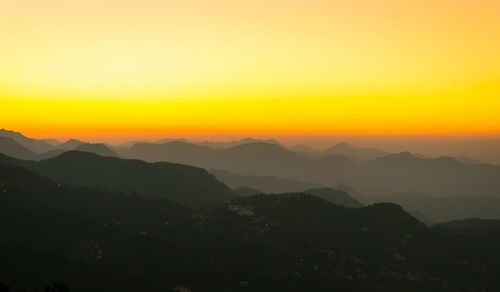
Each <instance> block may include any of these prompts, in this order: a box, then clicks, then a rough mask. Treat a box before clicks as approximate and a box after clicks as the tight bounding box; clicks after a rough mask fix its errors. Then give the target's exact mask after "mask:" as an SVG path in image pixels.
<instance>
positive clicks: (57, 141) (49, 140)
mask: <svg viewBox="0 0 500 292" xmlns="http://www.w3.org/2000/svg"><path fill="white" fill-rule="evenodd" d="M38 140H39V141H43V142H45V143H47V144H49V145H52V146H57V145H61V144H62V142H61V141H59V140H57V139H38Z"/></svg>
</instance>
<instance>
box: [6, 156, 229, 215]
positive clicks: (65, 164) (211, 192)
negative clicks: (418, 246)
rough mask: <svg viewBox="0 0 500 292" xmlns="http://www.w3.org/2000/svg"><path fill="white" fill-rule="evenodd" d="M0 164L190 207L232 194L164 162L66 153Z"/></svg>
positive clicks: (196, 172) (198, 172) (202, 174)
mask: <svg viewBox="0 0 500 292" xmlns="http://www.w3.org/2000/svg"><path fill="white" fill-rule="evenodd" d="M0 164H4V165H15V166H22V167H25V168H28V169H30V170H32V171H34V172H36V173H38V174H40V175H42V176H46V177H48V178H50V179H52V180H54V181H56V182H59V183H65V184H69V185H73V186H82V187H92V188H99V189H104V190H110V191H122V192H137V193H140V194H143V195H147V196H152V197H159V198H168V199H170V200H172V201H175V202H179V203H182V204H186V205H190V206H199V205H203V204H208V203H217V202H223V201H224V200H226V199H229V198H231V197H232V192H231V190H230V189H229V188H228V187H226V186H225V185H224V184H223V183H221V182H219V181H217V180H216V179H215V178H214V177H213V176H212V175H210V174H209V173H208V172H206V171H205V170H204V169H201V168H196V167H192V166H187V165H180V164H172V163H167V162H158V163H153V164H151V163H147V162H144V161H140V160H125V159H119V158H114V157H103V156H99V155H97V154H94V153H89V152H80V151H68V152H65V153H63V154H61V155H59V156H57V157H55V158H51V159H47V160H42V161H40V162H34V161H22V160H16V159H12V158H9V157H6V156H3V155H2V156H0Z"/></svg>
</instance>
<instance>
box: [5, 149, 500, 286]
mask: <svg viewBox="0 0 500 292" xmlns="http://www.w3.org/2000/svg"><path fill="white" fill-rule="evenodd" d="M75 155H84V156H85V158H86V160H89V157H92V156H93V157H98V156H97V155H95V154H91V153H83V152H76V151H73V152H68V153H65V154H63V155H62V156H66V157H65V159H69V160H71V161H72V163H73V164H81V162H79V161H78V160H77V159H75V157H74V156H75ZM102 159H104V160H106V161H108V160H110V161H111V160H120V159H116V158H110V157H102ZM4 160H7V159H4ZM135 163H137V162H135ZM140 163H144V162H140ZM28 164H38V163H36V162H30V163H28ZM154 165H156V164H154ZM453 224H454V225H458V226H460V224H457V223H453ZM464 224H465V225H467V226H469V225H471V224H470V223H467V222H465V223H464ZM474 225H475V226H486V227H487V228H486V229H484V228H483V230H486V232H479V233H478V232H476V230H477V229H472V230H470V229H468V228H457V227H454V229H452V228H438V227H436V228H428V227H426V226H425V225H424V224H422V223H421V222H419V221H418V220H416V219H415V218H414V217H412V216H411V215H410V214H408V213H406V212H405V211H404V210H403V209H402V208H401V207H399V206H397V205H395V204H388V203H381V204H375V205H371V206H367V207H361V208H345V207H343V206H339V205H336V204H332V203H329V202H327V201H326V200H324V199H321V198H318V197H315V196H311V195H306V194H298V193H294V194H279V195H253V196H247V197H237V198H233V199H231V200H230V201H229V202H227V203H226V204H224V205H215V206H209V207H206V208H200V209H197V210H192V209H189V208H187V207H183V206H181V205H178V204H176V203H172V202H169V201H167V200H164V199H157V198H151V197H144V196H141V195H138V194H133V193H132V194H127V193H120V192H111V191H105V190H97V189H91V188H80V187H78V188H76V187H72V186H69V185H66V184H63V183H58V182H53V181H51V180H49V179H47V178H44V177H41V176H39V175H36V174H34V173H32V172H31V171H28V170H26V169H23V168H21V167H10V166H4V165H1V164H0V255H1V258H2V261H1V262H0V272H1V275H2V281H6V284H7V285H8V286H12V287H13V288H14V289H16V290H19V289H20V288H26V287H41V286H43V285H44V284H45V283H48V282H50V281H51V280H53V279H58V281H62V282H64V283H66V284H67V286H68V287H69V289H70V291H74V292H84V291H110V292H115V291H120V292H132V291H145V292H150V291H151V292H152V291H169V290H174V291H175V290H177V291H179V289H181V291H182V289H190V290H192V291H215V290H218V291H220V290H221V289H222V290H224V291H242V290H246V291H310V289H311V287H314V290H315V291H482V290H485V291H497V290H498V288H499V287H500V284H499V283H498V280H497V279H498V272H499V271H500V268H499V266H500V265H498V263H500V252H499V246H500V244H499V243H500V237H499V234H500V232H499V231H498V230H497V231H495V227H494V226H495V225H496V224H491V223H490V224H484V223H477V222H476V223H474ZM492 226H493V227H492ZM450 230H451V231H450ZM454 230H458V231H454ZM242 263H244V264H242ZM7 285H3V287H5V286H7Z"/></svg>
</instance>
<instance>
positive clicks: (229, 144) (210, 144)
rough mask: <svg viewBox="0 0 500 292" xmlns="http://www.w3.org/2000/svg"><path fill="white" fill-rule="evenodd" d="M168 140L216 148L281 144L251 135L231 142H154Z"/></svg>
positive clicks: (184, 140) (179, 140)
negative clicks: (251, 144) (260, 143)
mask: <svg viewBox="0 0 500 292" xmlns="http://www.w3.org/2000/svg"><path fill="white" fill-rule="evenodd" d="M169 142H183V143H188V144H192V145H199V146H206V147H211V148H216V149H225V148H231V147H235V146H239V145H244V144H249V143H259V142H262V143H268V144H278V145H281V144H280V143H279V142H278V141H276V140H274V139H270V140H261V139H254V138H251V137H247V138H244V139H241V140H235V141H231V142H211V141H203V142H199V141H190V140H187V139H170V138H167V139H162V140H159V141H156V142H155V144H165V143H169ZM281 146H282V145H281Z"/></svg>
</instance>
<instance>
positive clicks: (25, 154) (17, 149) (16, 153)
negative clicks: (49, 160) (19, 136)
mask: <svg viewBox="0 0 500 292" xmlns="http://www.w3.org/2000/svg"><path fill="white" fill-rule="evenodd" d="M0 153H3V154H5V155H8V156H11V157H14V158H19V159H25V160H34V159H36V158H37V154H36V153H35V152H33V151H31V150H29V149H27V148H26V147H24V146H23V145H21V144H19V143H17V142H16V141H14V140H13V139H11V138H7V137H0Z"/></svg>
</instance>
